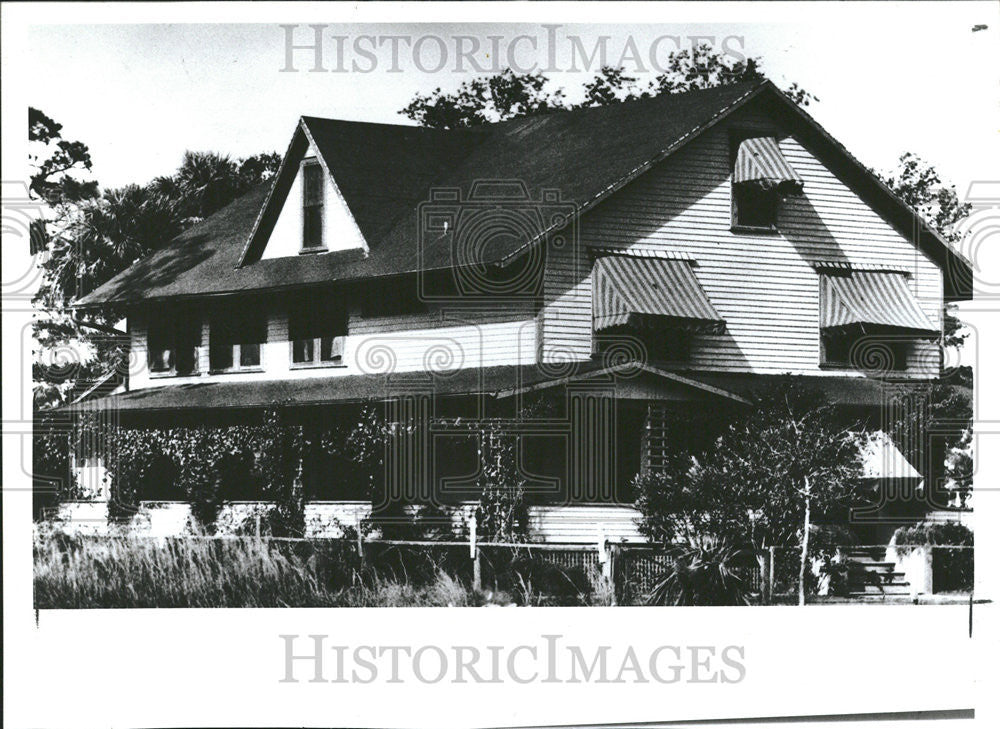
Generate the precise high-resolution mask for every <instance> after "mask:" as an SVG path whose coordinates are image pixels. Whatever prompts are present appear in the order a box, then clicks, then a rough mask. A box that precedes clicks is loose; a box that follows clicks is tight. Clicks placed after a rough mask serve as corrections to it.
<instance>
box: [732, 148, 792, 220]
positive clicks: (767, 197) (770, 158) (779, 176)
mask: <svg viewBox="0 0 1000 729" xmlns="http://www.w3.org/2000/svg"><path fill="white" fill-rule="evenodd" d="M731 141H732V145H731V149H732V165H733V184H732V190H733V202H732V207H733V219H732V227H733V229H734V230H737V231H738V230H750V231H774V230H777V228H778V205H779V202H780V200H781V198H782V196H784V195H801V194H802V178H801V177H800V176H799V174H798V173H797V172H796V171H795V169H794V168H793V167H792V166H791V165H790V164H789V163H788V160H786V159H785V157H784V155H783V154H782V153H781V150H780V149H779V148H778V142H777V140H776V139H775V138H774V137H761V136H751V135H749V134H747V133H742V134H736V135H734V136H733V138H732V140H731Z"/></svg>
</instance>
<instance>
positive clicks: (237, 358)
mask: <svg viewBox="0 0 1000 729" xmlns="http://www.w3.org/2000/svg"><path fill="white" fill-rule="evenodd" d="M266 341H267V318H266V316H265V315H264V312H263V311H262V310H260V309H259V308H257V307H255V306H243V307H232V308H229V309H227V310H225V311H222V312H219V313H217V314H216V315H215V316H214V317H213V319H212V324H211V341H210V343H209V364H210V367H211V369H212V370H213V371H215V372H230V371H238V370H255V369H259V368H260V366H261V345H262V344H263V343H264V342H266Z"/></svg>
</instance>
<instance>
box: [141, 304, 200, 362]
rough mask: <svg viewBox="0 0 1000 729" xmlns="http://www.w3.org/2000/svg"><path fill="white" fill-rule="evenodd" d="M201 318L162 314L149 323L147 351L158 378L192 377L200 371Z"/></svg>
mask: <svg viewBox="0 0 1000 729" xmlns="http://www.w3.org/2000/svg"><path fill="white" fill-rule="evenodd" d="M200 345H201V318H200V317H199V316H197V315H195V314H192V313H190V312H176V311H175V312H170V313H169V314H166V313H161V314H159V315H157V316H155V317H153V318H152V319H151V320H150V322H149V329H148V330H147V332H146V351H147V355H148V359H147V363H148V366H149V371H150V372H151V373H153V374H156V375H182V376H183V375H191V374H194V373H195V372H197V371H198V347H199V346H200Z"/></svg>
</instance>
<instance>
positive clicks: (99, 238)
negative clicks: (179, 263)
mask: <svg viewBox="0 0 1000 729" xmlns="http://www.w3.org/2000/svg"><path fill="white" fill-rule="evenodd" d="M28 138H29V142H30V145H29V164H30V165H31V168H32V174H31V184H30V187H29V189H30V191H31V194H32V196H34V197H35V198H36V199H39V200H42V201H43V202H45V203H46V204H47V206H48V210H47V212H46V216H45V217H46V226H45V228H46V230H47V236H46V240H45V242H44V248H45V250H44V253H43V255H42V256H40V257H39V260H38V265H39V266H40V268H41V274H42V275H41V282H40V286H39V288H38V291H37V293H36V295H35V298H34V305H35V311H36V316H35V320H34V324H33V330H34V332H33V333H34V336H35V339H36V341H37V342H38V344H39V345H40V353H42V354H45V355H48V356H47V357H46V356H43V357H39V358H37V359H36V366H35V368H34V377H35V394H36V398H35V401H36V406H38V407H41V408H45V407H51V406H53V405H58V404H60V403H61V402H62V401H63V399H64V397H65V395H66V394H67V393H68V392H69V391H71V390H72V389H73V388H74V387H76V386H77V385H78V384H80V383H95V382H97V381H98V380H100V379H101V378H102V377H104V376H106V375H107V374H109V373H112V372H114V371H115V370H119V371H124V370H125V369H126V368H127V360H126V358H127V345H128V343H127V341H126V338H125V336H124V332H115V331H114V325H115V324H116V323H117V322H118V321H119V320H120V319H121V318H122V312H120V311H117V310H115V309H114V308H110V309H107V310H104V311H100V312H93V313H91V314H89V315H88V318H89V323H90V324H93V325H96V328H94V327H89V326H81V325H80V324H79V322H78V321H77V319H76V318H75V317H73V316H72V315H71V314H70V312H69V311H68V308H67V307H68V305H69V304H70V302H72V301H73V300H74V299H76V298H79V297H81V296H84V295H86V294H87V293H89V292H90V291H93V290H94V289H95V288H97V287H98V286H100V285H101V284H103V283H105V282H106V281H108V280H110V279H111V278H113V277H114V276H116V275H117V274H119V273H121V272H122V271H124V270H125V269H126V268H128V267H129V266H131V265H132V264H133V263H135V262H136V261H137V260H139V259H140V258H143V257H145V256H147V255H149V254H150V253H152V252H153V251H156V250H159V249H160V248H162V247H163V246H165V245H166V244H167V243H168V242H169V241H170V240H172V239H173V238H174V237H176V236H177V235H178V234H179V233H180V232H181V231H183V230H184V229H185V228H187V227H189V226H190V225H192V224H194V223H196V222H198V221H199V220H202V219H203V218H205V217H207V216H208V215H211V214H212V213H213V212H215V211H216V210H219V209H220V208H222V207H224V206H225V205H228V204H229V203H230V202H232V201H233V200H235V199H236V198H237V197H239V196H240V195H242V194H244V193H246V192H247V191H249V190H250V189H251V188H253V187H254V186H255V185H258V184H260V183H261V182H262V181H264V180H267V179H269V178H270V177H271V176H273V175H274V174H275V173H276V171H277V169H278V166H279V165H280V162H281V159H280V157H279V156H278V155H277V154H276V153H273V152H271V153H263V154H257V155H253V156H250V157H246V158H241V159H237V160H233V159H231V158H229V157H227V156H225V155H220V154H215V153H204V152H187V153H185V155H184V158H183V160H182V161H181V164H180V166H179V167H178V169H177V171H176V172H175V173H174V174H172V175H170V176H166V177H159V178H157V179H155V180H153V181H152V182H151V183H149V184H147V185H126V186H124V187H121V188H115V189H108V190H104V191H103V192H102V191H101V190H100V189H99V187H98V184H97V181H96V180H84V179H81V178H79V176H78V175H79V174H80V173H87V172H89V171H90V170H91V168H92V166H93V165H92V160H91V156H90V151H89V149H88V148H87V146H86V145H85V144H83V143H82V142H77V141H69V140H66V139H64V138H63V137H62V125H60V124H59V123H58V122H56V121H55V120H53V119H52V118H51V117H49V116H47V115H46V114H44V113H43V112H42V111H40V110H38V109H34V108H32V109H30V110H29V115H28ZM55 352H59V353H60V354H61V356H62V358H63V359H64V360H71V361H72V366H67V365H66V362H61V363H60V362H56V363H53V362H52V361H51V359H52V354H53V353H55Z"/></svg>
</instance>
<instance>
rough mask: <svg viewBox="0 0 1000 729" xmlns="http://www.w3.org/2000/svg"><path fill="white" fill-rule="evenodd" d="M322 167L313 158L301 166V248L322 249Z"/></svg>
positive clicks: (308, 249) (308, 250)
mask: <svg viewBox="0 0 1000 729" xmlns="http://www.w3.org/2000/svg"><path fill="white" fill-rule="evenodd" d="M324 248H325V246H324V244H323V168H322V166H320V164H319V163H318V162H316V161H315V160H313V161H309V162H306V163H305V164H304V165H303V166H302V250H303V251H304V252H311V251H316V250H322V249H324Z"/></svg>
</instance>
